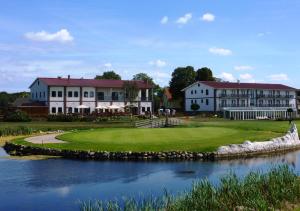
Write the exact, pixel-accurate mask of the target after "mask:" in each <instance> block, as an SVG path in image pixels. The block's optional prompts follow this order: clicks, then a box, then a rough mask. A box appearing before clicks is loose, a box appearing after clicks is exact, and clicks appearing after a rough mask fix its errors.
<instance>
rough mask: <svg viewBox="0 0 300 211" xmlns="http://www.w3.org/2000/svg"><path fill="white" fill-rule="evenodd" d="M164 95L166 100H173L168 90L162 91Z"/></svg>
mask: <svg viewBox="0 0 300 211" xmlns="http://www.w3.org/2000/svg"><path fill="white" fill-rule="evenodd" d="M164 95H165V96H166V97H167V99H168V100H172V98H173V97H172V93H171V92H170V89H169V88H165V89H164Z"/></svg>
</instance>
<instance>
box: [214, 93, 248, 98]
mask: <svg viewBox="0 0 300 211" xmlns="http://www.w3.org/2000/svg"><path fill="white" fill-rule="evenodd" d="M219 97H225V98H226V97H227V98H249V97H250V94H220V95H219Z"/></svg>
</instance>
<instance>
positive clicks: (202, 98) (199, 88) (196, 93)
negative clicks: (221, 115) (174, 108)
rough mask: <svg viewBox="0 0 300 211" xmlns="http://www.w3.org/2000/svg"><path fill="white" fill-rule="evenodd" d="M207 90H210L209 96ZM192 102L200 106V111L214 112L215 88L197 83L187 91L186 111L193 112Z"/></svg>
mask: <svg viewBox="0 0 300 211" xmlns="http://www.w3.org/2000/svg"><path fill="white" fill-rule="evenodd" d="M206 90H208V95H207V94H206ZM206 100H207V101H208V105H207V104H206ZM192 101H193V103H197V104H198V105H199V106H200V109H199V110H198V111H214V88H212V87H210V86H207V85H205V84H203V83H201V82H198V83H195V84H194V85H192V86H190V87H189V88H187V89H186V90H185V111H193V110H192V109H191V105H192Z"/></svg>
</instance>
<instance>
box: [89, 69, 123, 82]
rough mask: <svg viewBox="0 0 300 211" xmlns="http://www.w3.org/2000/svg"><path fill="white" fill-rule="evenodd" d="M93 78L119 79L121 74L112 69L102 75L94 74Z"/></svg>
mask: <svg viewBox="0 0 300 211" xmlns="http://www.w3.org/2000/svg"><path fill="white" fill-rule="evenodd" d="M95 79H99V80H101V79H112V80H121V76H120V75H119V74H117V73H115V72H114V71H113V70H112V71H106V72H104V73H103V74H102V75H96V77H95Z"/></svg>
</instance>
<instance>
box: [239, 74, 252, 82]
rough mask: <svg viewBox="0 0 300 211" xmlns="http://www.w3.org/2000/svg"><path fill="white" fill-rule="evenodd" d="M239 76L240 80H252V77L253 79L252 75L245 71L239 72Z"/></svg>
mask: <svg viewBox="0 0 300 211" xmlns="http://www.w3.org/2000/svg"><path fill="white" fill-rule="evenodd" d="M240 78H241V79H242V80H252V79H253V76H252V75H251V74H249V73H245V74H241V75H240Z"/></svg>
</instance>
